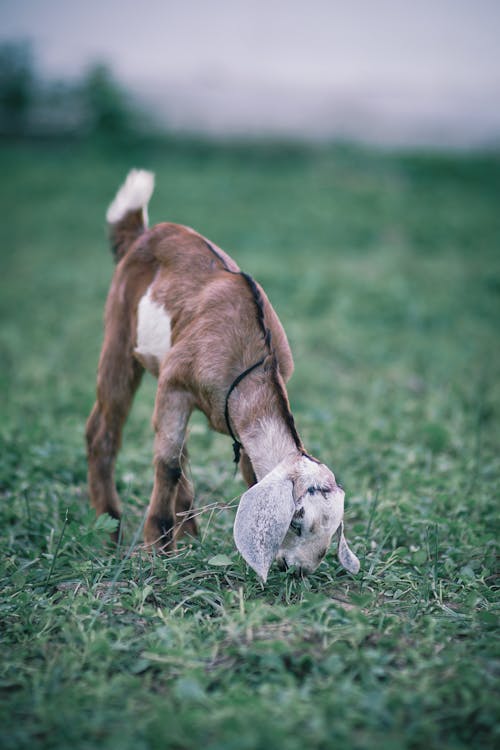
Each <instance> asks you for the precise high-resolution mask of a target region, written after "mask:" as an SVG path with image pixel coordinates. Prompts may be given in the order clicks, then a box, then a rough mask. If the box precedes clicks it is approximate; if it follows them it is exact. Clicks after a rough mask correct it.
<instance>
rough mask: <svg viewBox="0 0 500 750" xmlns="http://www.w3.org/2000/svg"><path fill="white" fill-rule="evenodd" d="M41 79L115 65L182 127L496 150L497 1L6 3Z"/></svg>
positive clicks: (2, 7)
mask: <svg viewBox="0 0 500 750" xmlns="http://www.w3.org/2000/svg"><path fill="white" fill-rule="evenodd" d="M14 38H30V39H33V41H34V48H35V52H36V57H37V61H38V63H39V66H40V70H41V71H42V72H43V74H44V75H46V76H50V77H65V76H73V77H76V76H78V75H79V74H80V73H81V71H82V69H83V68H84V67H85V66H87V65H89V64H90V63H91V62H94V61H96V60H100V61H108V62H109V63H110V65H111V66H112V68H113V70H114V71H115V72H116V74H117V76H118V78H119V79H120V80H121V81H123V83H125V84H127V85H129V86H130V87H131V88H132V89H133V90H134V91H135V92H137V93H138V95H139V96H140V97H141V98H142V99H143V100H144V101H146V102H147V104H148V105H150V106H151V107H153V108H154V110H155V112H156V113H157V115H158V117H159V119H160V120H161V121H162V122H164V123H166V124H167V125H169V126H170V127H174V128H176V129H188V130H191V131H196V132H209V133H211V134H217V135H225V134H242V133H243V134H245V133H251V134H269V133H272V134H278V135H279V134H284V135H293V136H304V137H310V138H329V137H347V138H352V139H359V140H363V141H367V142H376V143H384V144H391V143H393V144H398V145H399V144H412V145H415V144H427V145H438V146H440V145H448V146H457V147H469V146H478V145H479V146H480V145H490V144H492V143H496V144H498V143H500V104H499V103H500V43H499V42H500V2H499V1H498V0H476V2H474V1H473V0H470V1H466V0H420V1H419V2H418V3H416V2H411V1H406V0H352V1H351V2H339V1H338V0H330V1H329V2H328V1H327V0H310V1H309V2H305V1H303V2H299V1H298V0H252V2H243V1H242V0H210V2H207V1H206V0H143V1H142V2H141V3H138V2H137V0H135V1H134V2H132V1H131V0H86V2H85V3H81V2H79V1H78V0H0V41H1V40H9V39H14Z"/></svg>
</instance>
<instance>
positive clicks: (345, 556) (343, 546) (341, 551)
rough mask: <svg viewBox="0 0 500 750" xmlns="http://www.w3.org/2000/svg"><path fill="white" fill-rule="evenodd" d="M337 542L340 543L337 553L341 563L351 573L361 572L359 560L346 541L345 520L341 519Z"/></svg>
mask: <svg viewBox="0 0 500 750" xmlns="http://www.w3.org/2000/svg"><path fill="white" fill-rule="evenodd" d="M337 543H338V549H337V555H338V558H339V560H340V564H341V565H342V566H343V567H344V568H345V569H346V570H348V571H349V573H354V574H356V573H359V560H358V558H357V557H356V555H355V554H354V552H352V550H350V549H349V545H348V544H347V542H346V538H345V536H344V522H343V521H341V522H340V525H339V527H338V529H337Z"/></svg>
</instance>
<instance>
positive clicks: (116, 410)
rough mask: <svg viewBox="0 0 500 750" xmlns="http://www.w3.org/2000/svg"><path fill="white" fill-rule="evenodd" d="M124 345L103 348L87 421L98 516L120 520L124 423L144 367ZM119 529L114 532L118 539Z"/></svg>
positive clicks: (92, 496) (91, 482)
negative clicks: (118, 478) (118, 475)
mask: <svg viewBox="0 0 500 750" xmlns="http://www.w3.org/2000/svg"><path fill="white" fill-rule="evenodd" d="M117 343H119V344H121V345H119V346H115V347H113V348H111V347H107V348H103V351H102V353H101V358H100V360H99V369H98V376H97V400H96V402H95V404H94V408H93V409H92V412H91V414H90V416H89V418H88V420H87V427H86V438H87V459H88V485H89V493H90V502H91V505H92V506H93V507H94V508H95V510H96V513H97V515H98V516H99V515H101V514H102V513H109V515H110V516H112V517H113V518H116V519H118V520H120V518H121V503H120V498H119V496H118V493H117V491H116V487H115V480H114V469H115V461H116V456H117V453H118V451H119V449H120V445H121V436H122V430H123V425H124V424H125V420H126V419H127V416H128V413H129V411H130V407H131V405H132V400H133V398H134V394H135V392H136V390H137V388H138V386H139V384H140V382H141V378H142V374H143V372H144V369H143V367H142V365H141V364H140V363H139V362H137V361H136V360H135V359H134V357H133V355H132V354H131V353H130V352H129V351H128V350H127V348H126V347H124V346H123V340H122V341H118V342H117ZM118 537H119V528H118V529H117V530H116V532H115V533H114V534H113V538H114V540H115V541H117V540H118Z"/></svg>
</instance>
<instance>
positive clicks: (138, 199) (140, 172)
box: [106, 169, 155, 225]
mask: <svg viewBox="0 0 500 750" xmlns="http://www.w3.org/2000/svg"><path fill="white" fill-rule="evenodd" d="M154 186H155V176H154V174H153V173H152V172H147V171H146V170H145V169H132V170H131V171H130V172H129V173H128V176H127V179H126V180H125V182H124V183H123V185H122V186H121V188H120V189H119V190H118V192H117V194H116V196H115V199H114V201H113V202H112V203H111V205H110V206H109V208H108V211H107V213H106V221H107V222H108V223H109V224H116V223H117V222H119V221H121V220H122V219H123V218H124V216H126V214H128V212H129V211H138V210H139V209H140V208H142V212H143V218H144V224H145V225H147V223H148V212H147V205H148V202H149V199H150V198H151V196H152V195H153V190H154Z"/></svg>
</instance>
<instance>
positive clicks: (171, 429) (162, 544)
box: [144, 377, 193, 550]
mask: <svg viewBox="0 0 500 750" xmlns="http://www.w3.org/2000/svg"><path fill="white" fill-rule="evenodd" d="M192 409H193V399H192V397H191V396H190V395H189V394H188V393H187V392H186V391H182V390H179V389H178V388H173V387H171V385H170V384H169V382H168V379H167V378H164V377H160V381H159V384H158V391H157V394H156V403H155V410H154V416H153V424H154V428H155V459H154V463H155V477H154V486H153V494H152V495H151V502H150V504H149V509H148V515H147V518H146V523H145V526H144V541H145V543H146V544H148V545H154V546H156V547H157V548H158V549H160V550H167V549H173V548H174V546H175V534H174V531H175V525H176V521H177V519H176V515H175V514H176V504H177V495H178V492H179V490H180V492H181V494H182V496H183V497H184V493H185V492H186V487H185V485H184V482H185V481H187V480H186V479H185V478H184V477H183V452H184V442H185V439H186V428H187V423H188V420H189V417H190V415H191V411H192ZM181 502H182V500H181Z"/></svg>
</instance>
